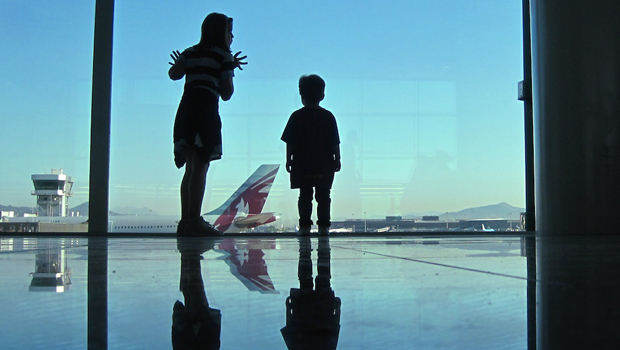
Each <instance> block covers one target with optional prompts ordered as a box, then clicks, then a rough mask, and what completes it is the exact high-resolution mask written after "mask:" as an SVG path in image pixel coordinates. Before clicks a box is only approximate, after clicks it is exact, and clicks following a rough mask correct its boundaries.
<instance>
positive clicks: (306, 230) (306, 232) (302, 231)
mask: <svg viewBox="0 0 620 350" xmlns="http://www.w3.org/2000/svg"><path fill="white" fill-rule="evenodd" d="M297 235H298V236H310V226H302V227H300V228H299V231H297Z"/></svg>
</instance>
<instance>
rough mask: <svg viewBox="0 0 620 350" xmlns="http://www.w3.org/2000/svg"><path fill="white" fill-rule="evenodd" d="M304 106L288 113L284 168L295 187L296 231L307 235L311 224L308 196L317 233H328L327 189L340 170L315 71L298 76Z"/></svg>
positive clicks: (334, 129)
mask: <svg viewBox="0 0 620 350" xmlns="http://www.w3.org/2000/svg"><path fill="white" fill-rule="evenodd" d="M299 94H300V95H301V102H302V103H303V105H304V107H303V108H301V109H298V110H297V111H295V112H293V114H292V115H291V116H290V118H289V120H288V123H287V124H286V127H285V128H284V132H283V133H282V138H281V139H282V141H284V142H286V171H288V172H289V173H290V174H291V175H290V179H291V188H299V201H298V203H297V204H298V210H299V232H298V233H299V234H300V235H309V234H310V227H311V226H312V220H311V216H312V196H313V194H314V191H316V194H314V197H315V199H316V202H317V218H318V220H317V225H318V226H319V234H320V235H328V234H329V227H330V226H331V221H330V219H331V218H330V203H331V198H330V191H331V188H332V183H333V182H334V173H335V172H338V171H340V167H341V164H340V137H339V136H338V126H337V125H336V118H334V115H333V114H332V113H331V112H330V111H328V110H327V109H325V108H323V107H321V106H320V105H319V104H320V102H321V101H322V100H323V98H324V97H325V81H324V80H323V79H322V78H321V77H319V76H318V75H315V74H313V75H308V76H302V77H301V78H300V79H299Z"/></svg>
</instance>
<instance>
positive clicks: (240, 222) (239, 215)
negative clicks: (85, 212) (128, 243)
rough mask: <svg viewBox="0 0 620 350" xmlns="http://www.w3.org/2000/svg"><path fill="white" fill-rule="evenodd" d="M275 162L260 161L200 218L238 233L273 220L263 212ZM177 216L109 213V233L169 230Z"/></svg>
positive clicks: (219, 228)
mask: <svg viewBox="0 0 620 350" xmlns="http://www.w3.org/2000/svg"><path fill="white" fill-rule="evenodd" d="M279 168H280V165H278V164H263V165H261V166H260V167H259V168H258V169H257V170H256V171H255V172H254V174H252V175H251V176H250V177H249V178H248V179H247V180H246V181H245V182H244V183H243V184H242V185H241V186H240V187H239V188H238V189H237V190H236V191H235V193H233V194H232V196H230V198H228V200H227V201H226V202H224V204H222V205H221V206H220V207H218V208H217V209H215V210H213V211H210V212H208V213H205V214H203V215H202V216H203V218H204V219H205V220H206V221H208V222H210V223H212V224H213V226H215V228H217V229H218V230H220V231H222V232H224V233H239V232H243V231H245V230H248V229H251V228H254V227H258V226H260V225H264V224H268V223H270V222H274V221H276V215H275V214H274V213H263V212H262V210H263V206H264V205H265V202H266V201H267V196H268V195H269V190H271V185H272V184H273V181H274V180H275V178H276V174H277V173H278V169H279ZM178 221H179V218H178V217H177V216H110V218H109V228H108V231H109V232H123V233H125V232H126V233H138V232H144V233H173V232H176V229H177V224H178Z"/></svg>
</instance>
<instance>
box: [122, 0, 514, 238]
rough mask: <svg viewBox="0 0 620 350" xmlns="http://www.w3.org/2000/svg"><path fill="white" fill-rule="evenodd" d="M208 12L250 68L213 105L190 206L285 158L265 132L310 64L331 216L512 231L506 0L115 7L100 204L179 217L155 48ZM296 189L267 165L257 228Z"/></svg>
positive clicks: (193, 38) (295, 104)
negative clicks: (317, 85) (327, 133)
mask: <svg viewBox="0 0 620 350" xmlns="http://www.w3.org/2000/svg"><path fill="white" fill-rule="evenodd" d="M210 12H222V13H225V14H227V15H228V16H231V17H233V18H234V35H235V37H234V41H233V44H232V51H233V52H237V51H242V52H243V53H244V54H247V55H248V59H247V61H248V62H249V64H248V65H247V66H244V70H243V71H239V70H237V71H236V72H235V74H236V76H235V78H234V84H235V93H234V95H233V97H232V99H231V100H230V101H228V102H222V103H220V114H221V116H222V124H223V128H222V134H223V152H224V155H223V159H222V160H219V161H216V162H213V163H212V166H211V168H210V170H209V173H208V180H207V191H206V194H205V201H204V205H203V212H207V211H210V210H212V209H215V208H217V207H218V206H220V205H221V204H222V203H223V202H224V201H226V199H227V198H228V197H229V196H230V195H231V194H232V193H233V192H234V191H235V189H237V187H239V185H240V184H241V183H242V182H243V181H244V180H245V179H246V178H247V177H248V176H249V175H250V174H251V173H252V172H253V171H254V170H255V169H256V168H257V167H258V166H259V165H261V164H283V163H284V160H285V144H284V143H283V142H282V141H280V136H281V134H282V131H283V129H284V126H285V125H286V122H287V120H288V117H289V116H290V114H291V113H292V112H293V111H294V110H296V109H298V108H300V107H301V106H302V104H301V101H300V98H299V94H298V90H297V82H298V78H299V77H300V76H301V75H304V74H312V73H315V74H319V75H321V76H322V77H323V78H324V79H325V81H326V85H327V86H326V92H325V93H326V96H325V100H324V101H323V102H322V106H324V107H325V108H327V109H329V110H330V111H332V112H333V113H334V115H335V116H336V119H337V122H338V127H339V131H340V138H341V141H342V144H341V152H342V171H341V172H340V173H338V174H336V180H335V182H334V185H333V191H332V221H334V222H338V223H340V224H341V225H343V226H348V227H355V230H356V231H360V230H367V231H373V230H386V229H391V230H395V229H403V228H406V226H407V225H409V224H411V221H410V220H414V219H415V220H416V221H417V222H418V223H419V224H420V227H422V229H425V230H433V229H455V230H472V229H475V230H481V229H483V228H484V229H508V228H509V227H510V228H518V223H517V220H518V219H519V214H520V213H521V212H522V211H524V209H523V207H524V197H525V189H524V151H523V150H524V145H523V106H522V104H521V103H520V102H519V101H517V98H516V84H517V82H518V81H519V80H521V79H522V77H523V68H522V67H523V65H522V19H521V2H520V1H516V0H514V1H474V2H471V1H460V2H454V1H449V2H448V1H431V0H414V1H411V0H407V1H405V0H403V1H390V2H384V1H376V2H373V1H370V2H364V3H356V2H350V1H333V0H330V1H327V0H326V1H322V0H321V1H314V2H305V3H300V2H290V1H270V2H267V3H265V2H260V3H257V2H249V1H248V2H233V3H227V4H213V6H212V7H210V6H205V4H204V3H203V2H199V1H188V2H185V3H184V5H183V6H176V5H175V4H173V3H170V4H168V5H166V4H159V5H158V6H155V7H154V6H152V4H150V3H147V2H146V1H132V2H119V3H117V6H116V14H115V37H114V44H115V47H114V74H113V101H112V106H113V115H112V159H111V186H110V207H111V210H112V211H114V212H116V213H118V214H132V215H135V214H143V215H152V214H157V215H159V216H163V215H172V216H177V217H178V216H179V215H180V200H179V184H180V182H181V177H182V173H183V171H182V170H177V169H176V168H175V166H174V162H173V155H172V150H173V147H172V126H173V122H174V117H175V113H176V109H177V106H178V103H179V100H180V97H181V94H182V90H183V82H181V81H177V82H173V81H171V80H170V79H169V78H168V76H167V70H168V67H169V65H168V61H169V60H170V59H169V54H170V52H171V51H172V50H183V49H185V48H187V47H189V46H191V45H193V44H195V43H197V42H198V40H199V38H200V25H201V23H202V21H203V19H204V17H205V16H206V15H207V14H208V13H210ZM297 196H298V193H297V190H291V189H290V188H289V180H288V174H287V173H286V171H285V170H284V166H283V165H282V166H281V167H280V170H279V173H278V175H277V177H276V180H275V182H274V185H273V188H272V189H271V192H270V195H269V197H268V200H267V203H266V205H265V208H264V211H270V212H275V213H277V215H278V220H277V221H276V222H275V223H272V224H270V225H275V227H276V229H284V230H290V229H291V228H294V226H295V225H296V223H297V209H296V206H297ZM408 219H409V220H408ZM423 219H425V220H423ZM481 220H483V221H481ZM422 224H424V225H426V226H424V225H422ZM442 225H443V226H442ZM483 225H485V226H483ZM362 227H363V229H362Z"/></svg>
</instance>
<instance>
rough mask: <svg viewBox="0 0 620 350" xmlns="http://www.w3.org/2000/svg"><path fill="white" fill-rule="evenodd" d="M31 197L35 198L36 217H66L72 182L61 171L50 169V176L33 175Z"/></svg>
mask: <svg viewBox="0 0 620 350" xmlns="http://www.w3.org/2000/svg"><path fill="white" fill-rule="evenodd" d="M31 178H32V183H33V184H34V191H32V195H33V196H37V215H38V216H67V212H68V210H69V197H72V196H73V192H72V189H73V181H71V177H70V176H67V175H66V174H64V173H63V170H62V169H52V173H51V174H34V175H32V176H31Z"/></svg>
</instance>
